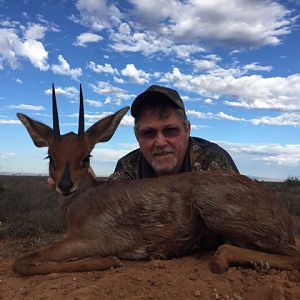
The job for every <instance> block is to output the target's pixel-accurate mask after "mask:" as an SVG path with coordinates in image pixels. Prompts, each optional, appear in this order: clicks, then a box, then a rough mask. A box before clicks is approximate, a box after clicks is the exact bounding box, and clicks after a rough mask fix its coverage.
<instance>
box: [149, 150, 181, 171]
mask: <svg viewBox="0 0 300 300" xmlns="http://www.w3.org/2000/svg"><path fill="white" fill-rule="evenodd" d="M174 153H175V151H174V150H173V149H172V148H171V147H165V148H163V149H154V151H153V153H152V155H154V157H155V158H154V159H153V160H152V162H151V166H152V168H153V170H154V172H155V173H156V175H158V176H161V175H169V174H173V173H174V171H175V170H176V167H177V162H178V160H177V157H176V156H175V154H174Z"/></svg>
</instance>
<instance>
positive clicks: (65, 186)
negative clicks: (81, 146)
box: [58, 162, 73, 194]
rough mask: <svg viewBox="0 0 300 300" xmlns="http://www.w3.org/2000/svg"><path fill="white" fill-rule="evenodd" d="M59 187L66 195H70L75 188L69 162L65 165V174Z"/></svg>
mask: <svg viewBox="0 0 300 300" xmlns="http://www.w3.org/2000/svg"><path fill="white" fill-rule="evenodd" d="M58 187H59V188H60V190H61V191H62V192H63V193H64V194H69V193H70V191H71V188H72V187H73V182H72V180H71V172H70V163H69V162H67V163H66V165H65V170H64V174H63V177H62V179H61V181H60V182H59V184H58Z"/></svg>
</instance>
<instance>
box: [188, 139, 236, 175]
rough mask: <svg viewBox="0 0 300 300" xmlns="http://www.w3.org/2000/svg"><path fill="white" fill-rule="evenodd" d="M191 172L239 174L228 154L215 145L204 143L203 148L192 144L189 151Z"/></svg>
mask: <svg viewBox="0 0 300 300" xmlns="http://www.w3.org/2000/svg"><path fill="white" fill-rule="evenodd" d="M190 157H191V169H192V171H218V170H220V171H223V172H228V173H237V174H238V173H239V171H238V169H237V167H236V165H235V163H234V161H233V159H232V158H231V156H230V155H229V153H228V152H227V151H226V150H224V149H223V148H221V147H220V146H218V145H217V144H214V143H210V142H207V141H206V144H205V147H203V146H202V145H201V144H199V143H197V141H196V142H194V143H193V145H192V147H191V149H190Z"/></svg>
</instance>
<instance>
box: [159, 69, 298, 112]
mask: <svg viewBox="0 0 300 300" xmlns="http://www.w3.org/2000/svg"><path fill="white" fill-rule="evenodd" d="M241 75H242V73H240V71H239V69H221V68H217V69H215V70H213V71H211V72H208V73H207V74H201V75H191V74H183V73H182V72H181V71H180V70H179V69H178V68H173V70H172V72H169V73H166V74H164V76H163V77H162V79H161V82H169V83H171V84H172V85H174V86H175V87H178V88H180V89H183V90H186V91H189V92H193V93H197V94H199V95H201V96H204V97H210V98H213V99H220V98H221V97H225V98H227V99H232V100H225V101H224V103H225V104H226V105H229V106H235V107H244V108H258V109H276V110H282V111H288V110H291V111H293V110H300V101H299V98H300V74H293V75H290V76H288V77H270V78H265V77H262V76H260V75H251V76H241ZM245 87H247V88H245Z"/></svg>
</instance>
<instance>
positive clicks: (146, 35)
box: [110, 23, 204, 58]
mask: <svg viewBox="0 0 300 300" xmlns="http://www.w3.org/2000/svg"><path fill="white" fill-rule="evenodd" d="M110 38H111V40H112V44H111V48H112V49H113V50H115V51H118V52H142V53H143V54H144V55H152V54H154V53H157V52H160V53H163V54H166V55H169V54H173V53H174V54H175V55H177V56H178V57H180V58H187V57H189V56H190V55H191V54H194V53H199V52H203V51H204V49H203V47H201V46H199V45H197V44H192V43H188V44H187V43H182V44H178V45H176V44H174V42H173V41H172V40H170V38H169V37H163V36H161V35H159V34H158V33H156V32H151V31H147V30H145V31H136V32H135V31H132V30H131V29H130V27H129V25H128V24H126V23H123V24H121V25H120V26H119V28H118V29H117V31H114V32H112V33H111V35H110Z"/></svg>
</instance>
